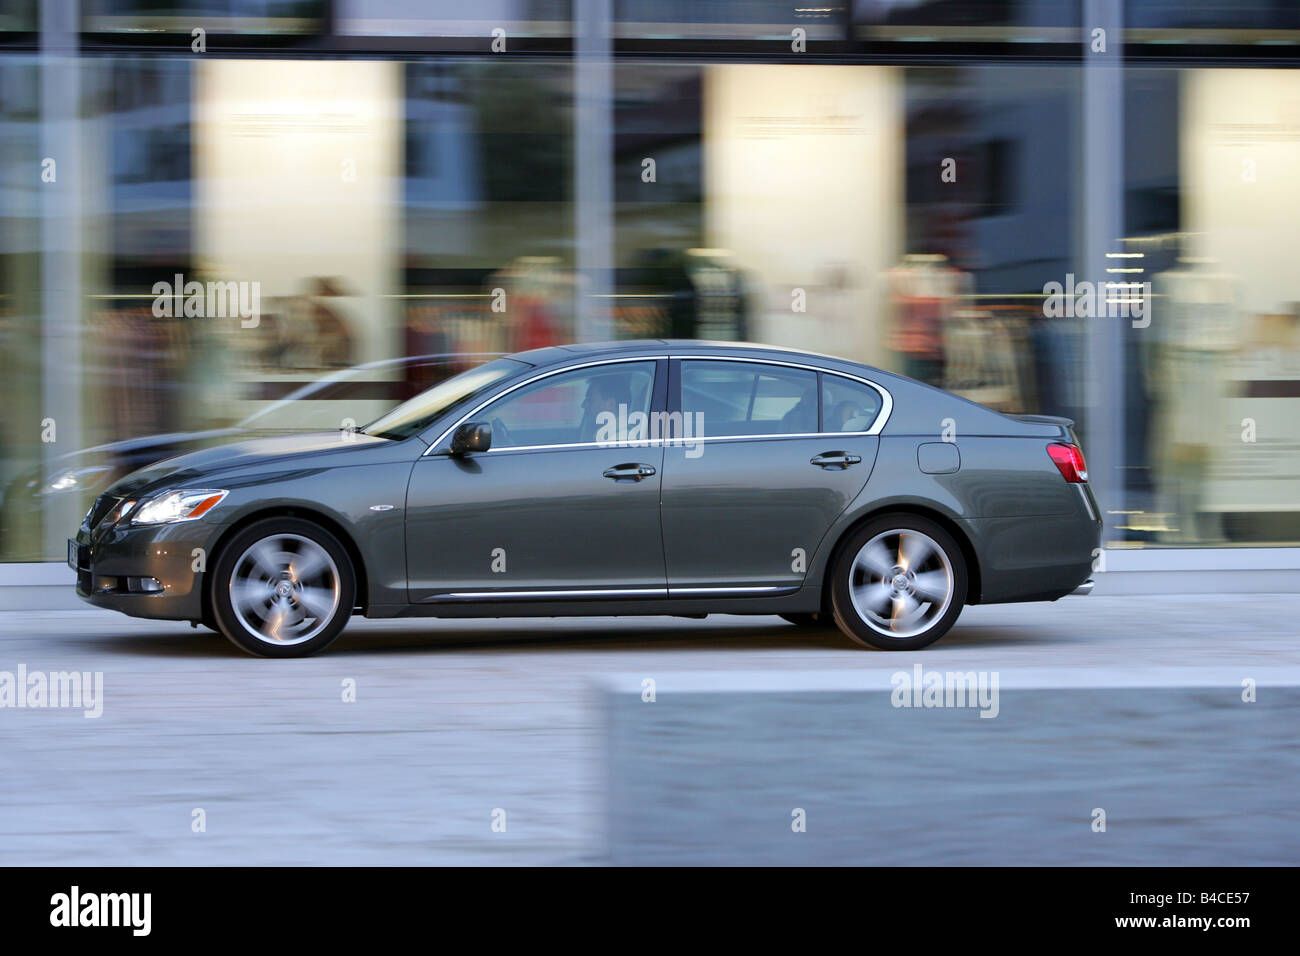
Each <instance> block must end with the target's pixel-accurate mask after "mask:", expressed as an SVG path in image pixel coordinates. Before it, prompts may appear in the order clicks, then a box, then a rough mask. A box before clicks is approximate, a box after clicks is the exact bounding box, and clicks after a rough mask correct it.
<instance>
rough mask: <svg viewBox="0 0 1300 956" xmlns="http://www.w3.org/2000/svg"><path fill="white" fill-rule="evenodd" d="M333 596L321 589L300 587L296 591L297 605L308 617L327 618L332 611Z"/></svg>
mask: <svg viewBox="0 0 1300 956" xmlns="http://www.w3.org/2000/svg"><path fill="white" fill-rule="evenodd" d="M334 602H335V594H334V592H333V591H332V590H329V589H328V588H322V587H302V588H299V590H298V603H299V604H300V605H301V606H302V608H303V610H304V611H306V612H307V614H308V616H310V617H328V616H329V614H330V613H331V612H333V610H334Z"/></svg>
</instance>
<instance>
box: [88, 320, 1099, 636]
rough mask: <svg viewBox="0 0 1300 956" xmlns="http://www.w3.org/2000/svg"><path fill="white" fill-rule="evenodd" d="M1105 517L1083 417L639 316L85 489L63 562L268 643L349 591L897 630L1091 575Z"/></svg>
mask: <svg viewBox="0 0 1300 956" xmlns="http://www.w3.org/2000/svg"><path fill="white" fill-rule="evenodd" d="M941 428H947V429H948V430H949V431H948V434H947V439H948V440H944V437H942V436H941V435H940V434H939V429H941ZM953 429H955V434H953V432H952V430H953ZM1100 528H1101V523H1100V520H1099V517H1098V509H1097V505H1096V502H1095V500H1094V498H1093V496H1092V492H1091V490H1090V489H1089V487H1088V484H1087V472H1086V470H1085V468H1084V463H1083V456H1082V455H1081V453H1080V451H1079V448H1078V445H1077V443H1076V441H1075V439H1074V435H1073V431H1072V429H1071V426H1070V422H1069V421H1068V420H1066V419H1060V418H1049V417H1045V416H1033V415H1022V416H1006V415H1002V414H999V413H997V412H994V411H992V410H990V409H988V408H985V407H983V406H980V405H976V404H973V403H971V402H968V401H966V400H964V399H961V398H957V397H955V396H953V395H949V394H948V393H946V392H942V391H939V390H938V389H934V388H930V387H929V386H926V385H923V384H921V383H919V382H916V381H913V380H911V379H907V378H903V377H901V376H898V375H893V374H890V373H888V372H883V371H880V370H878V369H874V368H868V367H866V366H862V365H858V364H856V363H853V362H848V361H845V360H841V359H836V358H831V357H825V356H817V355H812V354H810V353H805V352H794V351H789V350H783V349H776V348H768V347H763V346H748V345H734V344H718V343H713V344H706V343H700V342H694V341H648V342H624V343H617V344H606V345H597V346H569V347H553V348H546V349H538V350H535V351H532V352H524V353H520V354H518V355H515V356H512V357H509V358H501V359H497V360H496V361H493V362H490V363H488V364H486V365H482V366H479V367H477V368H474V369H471V370H469V371H467V372H464V373H462V374H461V375H458V376H456V377H454V378H451V379H448V380H447V381H444V382H442V383H440V384H439V385H436V386H435V387H433V388H432V389H429V390H428V391H426V392H424V393H422V394H420V395H418V396H416V397H415V398H413V399H411V400H410V401H409V402H406V403H405V404H403V405H400V406H398V407H397V408H395V409H393V410H392V411H391V412H389V413H388V414H386V415H383V416H381V417H380V418H379V419H377V420H376V421H374V422H372V423H370V424H369V425H368V426H366V427H365V428H364V429H362V430H360V431H359V432H357V433H355V434H347V433H343V434H341V433H339V432H337V431H335V432H331V433H324V434H315V435H298V436H292V437H286V438H274V439H270V438H267V439H256V440H251V441H243V442H238V443H236V444H233V445H229V446H225V447H220V448H210V449H206V450H204V451H200V452H195V453H192V454H188V455H183V456H181V457H179V458H173V459H171V460H169V461H164V462H160V463H158V464H156V465H154V466H152V467H150V468H146V469H144V470H142V471H139V472H136V473H135V474H132V475H130V476H128V477H126V478H124V479H122V480H120V481H118V482H117V483H116V484H114V485H113V486H112V487H111V488H110V489H108V491H107V492H106V493H104V494H103V495H101V496H100V497H99V498H98V499H97V500H96V501H95V503H94V505H93V506H92V507H91V509H90V512H89V513H88V514H87V515H86V518H85V521H84V522H83V523H82V526H81V528H80V530H79V531H78V533H77V536H76V539H75V540H74V541H70V542H69V549H68V560H69V563H70V564H72V565H73V566H74V567H75V568H76V569H77V591H78V593H79V594H80V595H81V596H82V597H84V598H85V599H87V600H88V601H90V602H91V603H92V604H97V605H100V606H103V607H109V608H115V609H117V610H120V611H123V612H125V613H127V614H131V615H135V616H139V617H151V618H164V619H171V620H189V621H202V622H204V623H206V624H208V625H210V626H212V627H214V628H216V629H218V630H220V631H221V632H222V633H223V634H225V635H226V636H227V637H228V638H230V640H231V641H233V642H234V643H235V644H237V645H238V646H240V647H242V648H243V649H245V650H247V651H250V652H252V653H254V654H261V655H265V656H272V657H292V656H300V655H304V654H310V653H313V652H315V651H318V650H320V649H322V648H324V647H325V646H327V645H328V644H329V643H330V642H331V641H333V640H334V639H335V638H336V637H337V636H338V635H339V633H340V631H341V630H342V629H343V627H344V625H345V624H346V623H347V620H348V618H349V617H350V616H351V614H353V613H354V612H359V613H361V614H363V615H366V616H368V617H396V616H431V617H511V616H532V615H548V616H563V615H581V614H608V615H625V614H677V615H703V614H707V613H731V614H779V615H782V616H783V617H785V618H786V619H787V620H791V621H793V622H795V623H800V624H823V623H828V622H832V621H833V622H834V623H835V624H837V625H838V626H839V627H840V628H841V629H842V630H843V631H844V632H845V633H846V634H847V635H848V636H849V637H851V638H853V639H854V640H856V641H859V642H861V643H863V644H869V645H872V646H874V647H879V648H887V649H904V650H905V649H913V648H918V647H923V646H925V645H926V644H929V643H930V642H932V641H934V640H936V639H937V638H938V637H940V636H941V635H942V634H943V633H944V632H945V631H946V630H947V629H948V628H949V627H950V626H951V625H952V623H953V622H954V621H955V620H956V618H957V615H958V614H959V613H960V611H961V608H962V606H963V605H965V604H978V603H997V602H1008V601H1036V600H1055V599H1056V598H1059V597H1062V596H1064V595H1066V594H1069V593H1071V592H1072V591H1075V590H1077V589H1083V590H1086V589H1087V588H1088V587H1089V586H1090V584H1089V582H1088V581H1087V578H1088V575H1089V572H1090V570H1091V566H1092V560H1093V549H1094V548H1096V547H1097V543H1098V537H1099V534H1100Z"/></svg>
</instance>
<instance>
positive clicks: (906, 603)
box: [889, 593, 921, 629]
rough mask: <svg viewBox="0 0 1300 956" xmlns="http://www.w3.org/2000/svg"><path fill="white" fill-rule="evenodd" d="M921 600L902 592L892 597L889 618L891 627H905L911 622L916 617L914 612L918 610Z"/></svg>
mask: <svg viewBox="0 0 1300 956" xmlns="http://www.w3.org/2000/svg"><path fill="white" fill-rule="evenodd" d="M920 608H921V602H920V601H918V600H917V599H916V598H914V597H912V595H910V594H907V593H903V594H900V595H899V596H898V597H896V598H894V608H893V611H894V613H893V616H892V617H891V618H890V619H889V626H890V627H891V628H894V629H897V628H905V627H907V626H908V625H910V624H911V623H912V619H913V618H915V617H916V612H917V611H918V610H920Z"/></svg>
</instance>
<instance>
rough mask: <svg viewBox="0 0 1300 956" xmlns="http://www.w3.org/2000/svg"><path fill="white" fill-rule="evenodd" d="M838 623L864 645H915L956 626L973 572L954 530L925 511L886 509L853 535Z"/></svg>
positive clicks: (840, 583) (839, 579)
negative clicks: (889, 511) (968, 569)
mask: <svg viewBox="0 0 1300 956" xmlns="http://www.w3.org/2000/svg"><path fill="white" fill-rule="evenodd" d="M833 574H834V579H833V581H832V586H831V602H832V605H833V607H834V609H835V623H836V624H838V625H839V627H840V630H842V631H843V632H844V633H845V634H847V635H848V636H849V637H850V638H852V639H853V640H854V641H857V642H858V643H859V644H862V645H865V646H869V647H875V648H879V649H881V650H887V651H914V650H917V649H918V648H922V647H925V646H926V645H928V644H932V643H934V642H935V641H937V640H938V639H939V638H940V637H942V636H943V635H944V634H945V633H946V632H947V631H948V628H950V627H952V625H953V623H954V622H955V621H956V620H957V616H958V615H959V614H961V609H962V607H963V605H964V604H965V603H966V588H967V572H966V562H965V560H964V558H963V557H962V552H961V548H960V547H958V545H957V542H956V541H955V540H954V539H953V537H952V535H951V534H949V533H948V532H947V531H945V530H944V529H943V528H942V527H940V526H939V525H938V524H936V523H935V522H933V521H930V520H928V519H926V518H922V517H920V516H917V515H910V514H895V515H883V516H881V517H880V518H876V519H873V520H872V521H869V522H868V523H867V524H866V525H864V526H863V527H862V528H860V529H858V531H856V532H854V534H853V536H852V537H851V538H850V539H849V541H848V542H846V545H845V547H844V548H843V549H842V550H841V552H840V555H839V557H838V559H837V560H836V563H835V568H834V571H833Z"/></svg>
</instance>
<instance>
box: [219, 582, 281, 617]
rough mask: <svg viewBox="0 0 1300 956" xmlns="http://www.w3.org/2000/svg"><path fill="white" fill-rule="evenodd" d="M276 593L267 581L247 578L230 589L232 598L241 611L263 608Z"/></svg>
mask: <svg viewBox="0 0 1300 956" xmlns="http://www.w3.org/2000/svg"><path fill="white" fill-rule="evenodd" d="M274 594H275V592H274V591H273V590H271V587H270V585H268V584H267V583H266V582H265V581H253V580H245V581H241V582H239V584H238V585H237V586H235V587H233V588H231V590H230V599H231V602H232V603H233V604H234V605H235V607H237V608H239V609H240V610H241V611H251V610H259V611H260V610H262V609H264V608H265V607H266V606H267V604H269V603H270V601H271V598H272V596H273V595H274Z"/></svg>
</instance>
